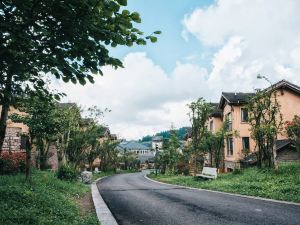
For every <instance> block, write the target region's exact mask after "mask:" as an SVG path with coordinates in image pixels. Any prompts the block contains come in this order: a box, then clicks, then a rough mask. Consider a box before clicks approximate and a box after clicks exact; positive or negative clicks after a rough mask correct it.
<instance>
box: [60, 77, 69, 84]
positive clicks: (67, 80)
mask: <svg viewBox="0 0 300 225" xmlns="http://www.w3.org/2000/svg"><path fill="white" fill-rule="evenodd" d="M62 80H63V81H64V82H65V83H67V82H69V81H70V78H69V77H66V76H63V77H62Z"/></svg>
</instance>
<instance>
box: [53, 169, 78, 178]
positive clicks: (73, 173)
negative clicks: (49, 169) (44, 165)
mask: <svg viewBox="0 0 300 225" xmlns="http://www.w3.org/2000/svg"><path fill="white" fill-rule="evenodd" d="M77 176H78V173H77V170H76V169H75V167H73V166H70V165H62V166H60V167H59V168H58V171H57V178H58V179H61V180H67V181H74V180H76V179H77Z"/></svg>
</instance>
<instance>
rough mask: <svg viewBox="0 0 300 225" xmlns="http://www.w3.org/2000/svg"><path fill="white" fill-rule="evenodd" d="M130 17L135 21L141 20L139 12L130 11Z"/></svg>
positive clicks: (139, 21)
mask: <svg viewBox="0 0 300 225" xmlns="http://www.w3.org/2000/svg"><path fill="white" fill-rule="evenodd" d="M130 17H131V19H132V20H133V21H134V22H136V23H141V22H142V20H141V17H140V14H139V13H137V12H133V13H131V16H130Z"/></svg>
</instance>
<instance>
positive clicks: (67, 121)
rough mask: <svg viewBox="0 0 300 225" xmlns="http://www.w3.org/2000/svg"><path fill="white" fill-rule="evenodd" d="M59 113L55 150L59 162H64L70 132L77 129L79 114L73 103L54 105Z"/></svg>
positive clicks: (79, 119)
mask: <svg viewBox="0 0 300 225" xmlns="http://www.w3.org/2000/svg"><path fill="white" fill-rule="evenodd" d="M56 113H57V115H59V119H60V126H61V130H60V133H58V134H57V141H56V143H57V148H58V149H57V150H58V152H57V153H58V161H59V164H65V163H66V150H67V148H68V145H69V142H70V138H71V134H73V133H74V132H75V131H77V130H79V126H80V121H81V119H82V118H81V114H80V108H79V107H78V106H77V105H76V104H73V103H61V104H57V106H56Z"/></svg>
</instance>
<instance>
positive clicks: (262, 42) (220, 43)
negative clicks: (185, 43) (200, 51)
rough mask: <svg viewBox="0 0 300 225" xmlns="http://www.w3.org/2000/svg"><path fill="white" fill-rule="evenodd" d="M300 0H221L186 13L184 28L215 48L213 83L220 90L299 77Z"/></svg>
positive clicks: (210, 82)
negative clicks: (259, 78)
mask: <svg viewBox="0 0 300 225" xmlns="http://www.w3.org/2000/svg"><path fill="white" fill-rule="evenodd" d="M299 9H300V1H298V0H289V1H286V0H251V1H249V0H217V1H215V2H214V4H212V5H211V6H209V7H207V8H197V9H195V10H194V11H193V12H192V13H191V14H187V15H186V16H185V17H184V19H183V21H182V23H183V26H184V32H185V33H186V32H189V33H190V35H194V36H195V37H196V38H198V39H199V41H200V42H201V43H202V44H203V45H204V46H206V47H207V48H211V47H213V48H216V49H217V51H216V53H215V55H214V58H213V61H212V65H213V68H212V72H211V73H210V75H209V84H210V86H213V87H214V88H215V91H216V92H220V91H222V90H224V91H230V90H231V91H237V90H240V91H252V90H253V88H254V87H260V86H262V85H266V83H263V82H262V81H260V82H258V81H257V79H256V75H257V74H258V73H260V74H263V75H266V76H268V77H269V79H270V80H272V81H273V82H276V81H278V80H280V79H288V80H290V81H292V82H295V83H296V84H297V83H298V84H299V83H300V76H299V74H298V73H299V68H300V61H299V57H300V50H299V49H300V29H299V27H300V13H299V12H300V10H299Z"/></svg>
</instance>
